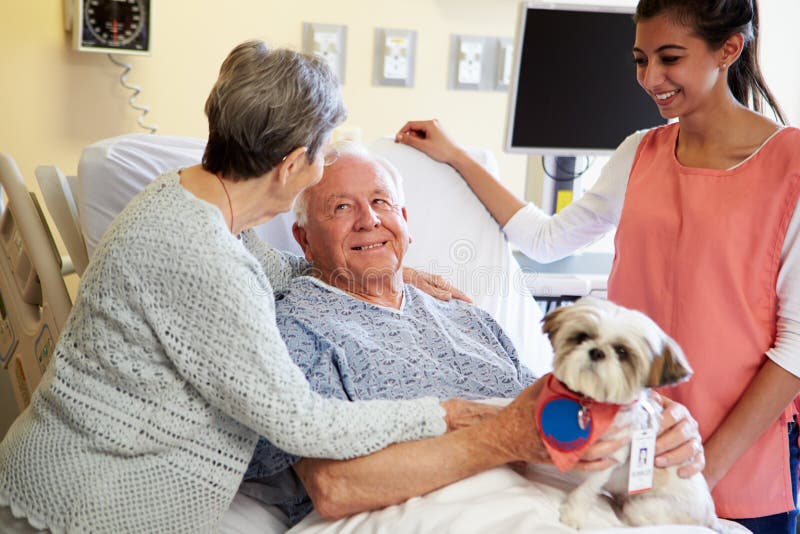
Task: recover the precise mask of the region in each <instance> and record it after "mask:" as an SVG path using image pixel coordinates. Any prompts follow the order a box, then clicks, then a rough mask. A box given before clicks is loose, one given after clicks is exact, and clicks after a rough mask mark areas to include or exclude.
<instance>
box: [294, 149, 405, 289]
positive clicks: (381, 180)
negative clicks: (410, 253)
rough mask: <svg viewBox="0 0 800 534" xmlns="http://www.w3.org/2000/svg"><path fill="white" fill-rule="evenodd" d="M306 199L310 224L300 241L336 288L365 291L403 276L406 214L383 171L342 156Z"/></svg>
mask: <svg viewBox="0 0 800 534" xmlns="http://www.w3.org/2000/svg"><path fill="white" fill-rule="evenodd" d="M307 194H309V195H310V198H309V203H308V221H307V223H306V225H305V227H304V228H297V229H296V230H295V236H296V237H297V239H298V241H299V242H300V245H301V246H302V247H303V250H304V252H305V255H306V259H308V260H309V261H311V262H313V263H314V267H315V268H317V269H319V270H320V271H321V272H322V274H323V275H325V276H328V277H330V278H331V282H333V284H334V285H341V284H348V285H351V284H353V283H354V284H356V286H359V285H365V284H367V281H368V280H374V279H376V278H381V277H383V276H391V275H394V274H396V273H397V272H398V271H399V270H400V268H401V267H402V262H403V256H404V255H405V253H406V250H407V249H408V244H409V242H410V238H409V234H408V226H407V225H406V212H405V208H402V207H400V206H398V205H397V204H396V199H397V192H396V191H395V187H394V184H393V181H392V179H391V178H390V177H389V176H388V175H387V173H386V171H385V170H384V169H383V168H382V167H381V166H380V165H378V164H377V163H375V162H372V161H370V160H367V159H362V158H360V157H357V156H351V155H347V156H343V157H341V158H340V159H339V161H337V162H336V163H335V164H333V165H332V166H330V167H327V168H326V169H325V173H324V175H323V177H322V181H321V182H320V183H319V184H317V185H315V186H313V188H311V189H309V191H308V192H307ZM337 282H340V284H337Z"/></svg>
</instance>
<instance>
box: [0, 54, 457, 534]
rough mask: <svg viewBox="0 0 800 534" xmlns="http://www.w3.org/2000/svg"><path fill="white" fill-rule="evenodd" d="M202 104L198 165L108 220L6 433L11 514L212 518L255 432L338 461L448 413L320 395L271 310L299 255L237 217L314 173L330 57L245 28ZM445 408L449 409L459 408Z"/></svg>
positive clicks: (280, 201) (254, 213)
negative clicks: (53, 343)
mask: <svg viewBox="0 0 800 534" xmlns="http://www.w3.org/2000/svg"><path fill="white" fill-rule="evenodd" d="M206 114H207V115H208V120H209V132H210V133H209V139H208V146H207V148H206V152H205V155H204V157H203V163H202V165H197V166H194V167H190V168H186V169H182V170H179V171H175V172H168V173H166V174H164V175H162V176H161V177H159V178H158V179H156V180H155V181H154V182H153V183H152V184H151V185H150V186H148V187H147V188H146V189H145V190H144V191H143V192H142V193H141V194H139V195H138V196H137V197H136V198H135V199H134V200H133V201H132V202H131V203H130V204H129V206H128V207H127V208H126V209H125V210H124V211H123V212H122V213H121V214H120V215H119V217H117V219H116V220H115V221H114V223H113V224H112V225H111V226H110V227H109V229H108V231H107V232H106V234H105V235H104V237H103V240H102V241H101V243H100V245H99V247H98V249H97V250H96V252H95V255H94V257H93V261H92V264H91V265H90V267H89V269H88V270H87V271H86V273H85V275H84V277H83V279H82V280H81V288H80V292H79V295H78V299H77V301H76V303H75V306H74V309H73V311H72V314H71V316H70V319H69V321H68V324H67V325H66V327H65V329H64V331H63V333H62V335H61V338H60V340H59V342H58V346H57V348H56V354H55V357H54V359H53V361H52V364H51V365H50V366H49V368H48V370H47V372H46V373H45V376H44V378H43V379H42V382H41V385H40V386H39V388H38V389H37V391H36V392H35V394H34V396H33V399H32V402H31V406H30V407H29V408H28V409H27V410H26V411H25V412H24V413H23V414H22V415H20V417H19V418H18V419H17V421H16V422H15V423H14V425H13V426H12V427H11V429H10V430H9V432H8V434H7V435H6V437H5V439H4V440H3V442H2V444H0V517H3V516H4V517H5V518H6V519H5V521H6V526H8V524H9V523H12V522H14V523H15V524H16V525H17V528H22V529H23V531H24V530H27V529H29V528H30V527H28V524H29V525H31V526H33V527H36V528H48V529H51V530H53V531H55V532H64V531H70V532H90V531H91V532H154V531H165V532H191V533H196V532H209V531H213V530H214V528H215V525H216V524H217V522H218V521H219V518H220V517H221V515H222V514H223V512H224V511H225V510H226V508H227V507H228V505H229V503H230V502H231V500H232V498H233V495H234V493H235V491H236V488H237V487H238V485H239V482H240V480H241V478H242V474H243V473H244V471H245V469H246V467H247V464H248V461H249V460H250V457H251V454H252V452H253V448H254V446H255V443H256V439H257V436H258V435H259V434H263V435H265V436H267V437H268V438H269V439H270V440H271V441H272V442H273V443H275V444H277V445H278V446H280V447H281V448H282V449H285V450H287V451H291V452H293V453H296V454H300V455H303V456H311V457H328V458H350V457H354V456H357V455H363V454H366V453H370V452H373V451H376V450H378V449H381V448H383V447H385V446H386V445H388V444H390V443H392V442H396V441H403V440H413V439H419V438H423V437H426V436H433V435H437V434H441V433H443V432H444V431H445V429H446V421H445V415H446V412H445V410H443V408H442V405H440V403H439V401H438V400H437V399H435V398H422V399H418V400H412V401H405V402H359V403H350V402H342V401H334V400H327V399H323V398H321V397H319V396H318V395H316V394H315V393H313V392H312V391H311V390H310V389H309V386H308V383H307V382H306V381H305V379H304V377H303V374H302V373H301V372H300V371H299V370H298V369H297V368H296V367H295V366H294V365H293V363H292V360H291V359H290V358H289V356H288V354H287V352H286V347H285V346H284V344H283V342H282V340H281V338H280V336H279V334H278V330H277V328H276V326H275V319H274V300H273V289H280V288H283V287H285V286H286V285H287V283H288V281H289V279H290V278H291V277H292V276H294V275H296V274H299V273H300V272H301V271H302V270H303V269H305V268H306V263H305V262H304V261H303V260H300V259H298V258H293V257H287V256H283V255H281V254H280V253H278V252H276V251H275V250H272V249H271V248H269V247H268V246H266V245H265V244H264V243H262V242H260V241H259V240H258V238H257V237H256V236H255V234H254V233H253V232H252V231H251V230H249V229H250V228H251V227H253V226H254V225H257V224H260V223H263V222H265V221H267V220H268V219H270V218H271V217H273V216H274V215H275V214H277V213H280V212H282V211H286V210H288V209H289V208H290V207H291V205H292V202H293V200H294V198H295V197H296V196H297V194H298V193H299V192H300V191H301V190H303V189H304V188H305V187H307V186H309V185H310V184H313V183H315V182H317V181H318V180H319V179H320V177H321V175H322V167H323V165H324V162H325V160H326V158H327V157H329V155H328V154H327V153H326V145H327V142H328V137H329V135H330V132H331V130H332V129H333V128H334V127H335V126H336V125H337V124H338V123H339V122H341V121H342V120H343V118H344V116H345V111H344V108H343V105H342V102H341V97H340V95H339V92H338V86H337V83H336V81H335V79H334V77H333V75H332V74H331V72H330V70H329V69H328V68H327V67H326V66H325V64H324V63H323V62H322V61H321V60H319V59H317V58H315V57H311V56H306V55H302V54H298V53H295V52H292V51H288V50H268V49H267V47H266V46H265V45H264V44H263V43H261V42H256V41H252V42H246V43H243V44H241V45H240V46H238V47H236V48H235V49H234V50H233V51H232V52H231V53H230V55H229V56H228V58H227V59H226V60H225V62H224V63H223V65H222V68H221V71H220V75H219V79H218V80H217V82H216V85H215V86H214V88H213V89H212V91H211V94H210V96H209V98H208V101H207V103H206ZM446 404H447V407H448V408H451V407H455V409H454V410H453V412H452V413H450V414H449V415H448V421H449V422H452V421H453V419H451V418H453V417H457V416H458V414H459V413H463V407H464V406H465V405H464V404H460V403H458V402H456V403H453V404H448V403H446ZM12 514H13V516H14V517H16V518H25V519H26V520H27V523H25V522H24V520H22V519H17V520H14V518H13V517H12ZM2 522H3V520H1V519H0V530H2V531H3V532H6V531H7V529H5V527H4V525H3V523H2Z"/></svg>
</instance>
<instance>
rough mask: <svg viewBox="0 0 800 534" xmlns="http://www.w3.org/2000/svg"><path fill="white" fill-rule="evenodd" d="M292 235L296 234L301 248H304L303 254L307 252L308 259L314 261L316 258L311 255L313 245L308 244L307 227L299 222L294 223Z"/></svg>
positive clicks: (296, 239)
mask: <svg viewBox="0 0 800 534" xmlns="http://www.w3.org/2000/svg"><path fill="white" fill-rule="evenodd" d="M292 235H293V236H294V240H295V241H297V244H298V245H300V248H301V249H303V254H305V256H306V259H307V260H308V261H313V260H314V258H312V257H311V247H309V246H308V236H307V235H306V229H305V228H303V227H302V226H300V225H299V224H297V223H294V224H293V225H292Z"/></svg>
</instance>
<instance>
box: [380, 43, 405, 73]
mask: <svg viewBox="0 0 800 534" xmlns="http://www.w3.org/2000/svg"><path fill="white" fill-rule="evenodd" d="M409 45H410V41H409V39H408V37H407V36H405V35H387V36H386V37H385V40H384V45H383V77H384V78H386V79H387V80H405V79H406V78H408V52H409Z"/></svg>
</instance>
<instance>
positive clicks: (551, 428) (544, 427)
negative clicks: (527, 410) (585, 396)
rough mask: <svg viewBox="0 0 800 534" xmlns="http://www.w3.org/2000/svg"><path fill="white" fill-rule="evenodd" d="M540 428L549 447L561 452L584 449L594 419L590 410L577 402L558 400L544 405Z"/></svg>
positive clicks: (565, 399)
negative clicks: (590, 414)
mask: <svg viewBox="0 0 800 534" xmlns="http://www.w3.org/2000/svg"><path fill="white" fill-rule="evenodd" d="M539 428H540V429H541V432H542V437H543V439H544V440H545V441H546V442H547V444H548V445H550V446H551V447H553V448H554V449H556V450H558V451H561V452H571V451H574V450H577V449H580V448H581V447H583V446H584V445H585V444H586V443H587V442H588V441H589V436H591V434H592V419H591V417H590V416H589V412H588V408H586V407H584V406H581V404H580V403H579V402H577V401H575V400H572V399H567V398H558V399H553V400H551V401H548V402H547V404H545V405H544V407H543V408H542V411H541V415H540V418H539Z"/></svg>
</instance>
